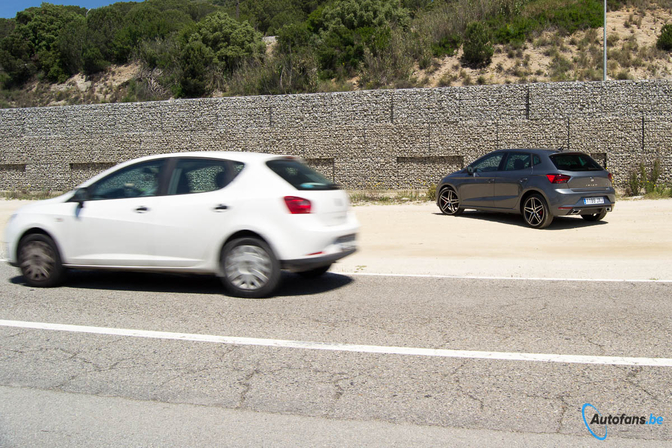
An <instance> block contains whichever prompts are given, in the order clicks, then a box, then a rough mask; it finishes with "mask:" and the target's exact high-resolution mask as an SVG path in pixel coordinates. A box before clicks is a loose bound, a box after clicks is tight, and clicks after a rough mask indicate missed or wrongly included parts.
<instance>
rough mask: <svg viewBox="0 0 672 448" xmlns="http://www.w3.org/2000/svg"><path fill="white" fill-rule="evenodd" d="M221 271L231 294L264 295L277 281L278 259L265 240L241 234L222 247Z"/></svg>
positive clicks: (241, 295)
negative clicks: (238, 237) (239, 237)
mask: <svg viewBox="0 0 672 448" xmlns="http://www.w3.org/2000/svg"><path fill="white" fill-rule="evenodd" d="M222 274H223V276H222V281H223V283H224V286H226V288H227V290H228V291H229V292H230V293H231V294H232V295H234V296H238V297H248V298H258V297H265V296H266V295H268V294H269V293H271V292H272V291H273V290H274V289H275V287H276V286H277V284H278V282H279V281H280V263H279V262H278V260H277V259H276V257H275V255H274V254H273V251H272V250H271V248H270V247H269V246H268V245H267V244H266V243H265V242H263V241H261V240H259V239H256V238H241V239H238V240H234V241H231V242H229V243H227V244H226V246H225V247H224V251H223V254H222Z"/></svg>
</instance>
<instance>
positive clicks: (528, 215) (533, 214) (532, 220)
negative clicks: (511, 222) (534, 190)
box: [523, 194, 553, 229]
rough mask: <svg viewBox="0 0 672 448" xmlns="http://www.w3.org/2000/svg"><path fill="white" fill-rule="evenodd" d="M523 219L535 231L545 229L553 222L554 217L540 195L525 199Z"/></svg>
mask: <svg viewBox="0 0 672 448" xmlns="http://www.w3.org/2000/svg"><path fill="white" fill-rule="evenodd" d="M523 218H525V222H526V223H527V225H529V226H530V227H534V228H535V229H544V228H546V227H548V226H549V225H551V222H552V221H553V215H551V213H550V211H549V210H548V205H547V204H546V200H544V198H543V197H542V196H541V195H539V194H533V195H531V196H528V197H527V198H526V199H525V202H524V203H523Z"/></svg>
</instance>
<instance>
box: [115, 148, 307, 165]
mask: <svg viewBox="0 0 672 448" xmlns="http://www.w3.org/2000/svg"><path fill="white" fill-rule="evenodd" d="M164 157H208V158H212V159H227V160H236V161H240V162H259V161H261V162H263V161H266V160H270V159H276V158H278V157H295V156H290V155H287V154H267V153H262V152H240V151H190V152H175V153H170V154H154V155H151V156H145V157H141V158H138V159H133V160H129V161H128V162H139V161H142V160H152V159H160V158H164ZM124 163H126V162H124Z"/></svg>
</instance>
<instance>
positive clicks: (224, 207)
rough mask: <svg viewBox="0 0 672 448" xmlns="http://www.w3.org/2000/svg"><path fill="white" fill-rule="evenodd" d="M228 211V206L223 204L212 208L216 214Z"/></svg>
mask: <svg viewBox="0 0 672 448" xmlns="http://www.w3.org/2000/svg"><path fill="white" fill-rule="evenodd" d="M228 209H229V206H228V205H224V204H219V205H218V206H217V207H215V208H214V210H215V211H216V212H221V211H223V210H228Z"/></svg>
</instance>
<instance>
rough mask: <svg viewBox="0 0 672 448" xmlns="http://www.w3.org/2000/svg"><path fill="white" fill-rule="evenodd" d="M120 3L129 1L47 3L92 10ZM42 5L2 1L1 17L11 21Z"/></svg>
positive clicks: (30, 1) (39, 1) (29, 1)
mask: <svg viewBox="0 0 672 448" xmlns="http://www.w3.org/2000/svg"><path fill="white" fill-rule="evenodd" d="M119 1H129V0H52V1H48V2H47V3H53V4H55V5H76V6H81V7H83V8H89V9H91V8H100V7H101V6H107V5H111V4H112V3H116V2H119ZM136 1H140V0H136ZM41 4H42V0H0V17H1V18H4V19H11V18H14V17H16V13H17V12H19V11H23V10H24V9H28V8H30V7H31V6H40V5H41Z"/></svg>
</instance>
